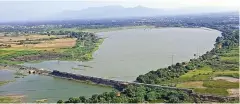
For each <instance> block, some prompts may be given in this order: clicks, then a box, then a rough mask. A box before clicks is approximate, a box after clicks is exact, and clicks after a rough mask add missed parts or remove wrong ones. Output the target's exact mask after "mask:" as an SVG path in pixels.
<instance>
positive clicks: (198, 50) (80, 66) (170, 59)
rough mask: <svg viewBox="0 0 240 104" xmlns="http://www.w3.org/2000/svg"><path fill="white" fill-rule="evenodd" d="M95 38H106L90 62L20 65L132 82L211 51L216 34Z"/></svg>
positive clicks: (162, 32)
mask: <svg viewBox="0 0 240 104" xmlns="http://www.w3.org/2000/svg"><path fill="white" fill-rule="evenodd" d="M98 35H99V36H100V37H105V38H106V39H105V40H104V42H103V43H102V45H101V46H100V47H99V50H97V51H96V52H95V53H94V59H93V60H91V61H88V62H77V61H57V60H52V61H44V62H40V63H25V64H24V65H26V66H33V67H38V68H44V69H47V70H59V71H65V72H71V73H78V74H83V75H89V76H98V77H104V78H110V79H117V80H127V81H133V80H135V79H136V77H137V76H138V75H140V74H145V73H147V72H149V71H151V70H157V69H158V68H162V67H166V66H168V65H171V64H175V63H176V62H183V61H189V59H191V58H194V54H197V55H198V56H199V55H202V54H203V53H205V52H206V51H209V50H211V49H212V48H213V44H214V43H215V39H216V37H217V36H220V32H219V31H217V30H211V29H203V28H160V29H129V30H120V31H112V32H102V33H98ZM74 69H75V70H74ZM76 69H77V70H76Z"/></svg>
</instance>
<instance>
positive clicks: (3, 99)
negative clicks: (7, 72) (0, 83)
mask: <svg viewBox="0 0 240 104" xmlns="http://www.w3.org/2000/svg"><path fill="white" fill-rule="evenodd" d="M23 99H24V96H23V95H7V96H0V103H21V102H23Z"/></svg>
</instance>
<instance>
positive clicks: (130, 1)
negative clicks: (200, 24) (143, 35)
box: [0, 0, 239, 22]
mask: <svg viewBox="0 0 240 104" xmlns="http://www.w3.org/2000/svg"><path fill="white" fill-rule="evenodd" d="M238 4H239V3H238V0H211V1H210V0H147V1H146V0H145V1H143V0H78V1H66V0H52V1H47V0H42V1H32V0H27V1H21V0H15V1H11V0H9V1H0V13H1V17H0V22H11V21H28V20H43V19H46V18H49V17H51V16H54V15H57V14H59V13H62V12H65V11H81V10H83V9H86V8H91V7H104V6H122V7H125V8H132V7H136V6H143V7H147V8H159V9H178V8H184V9H193V10H191V11H192V12H194V11H199V9H203V10H202V11H208V10H209V12H210V11H211V8H214V9H215V11H216V10H219V11H224V10H225V11H231V10H238V6H239V5H238ZM196 8H197V9H196ZM194 9H196V10H194Z"/></svg>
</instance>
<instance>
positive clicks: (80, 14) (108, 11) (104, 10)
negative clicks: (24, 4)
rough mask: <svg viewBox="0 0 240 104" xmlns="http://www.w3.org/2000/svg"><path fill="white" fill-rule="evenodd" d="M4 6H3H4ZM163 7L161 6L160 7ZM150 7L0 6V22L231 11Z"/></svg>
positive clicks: (214, 8) (211, 8) (206, 8)
mask: <svg viewBox="0 0 240 104" xmlns="http://www.w3.org/2000/svg"><path fill="white" fill-rule="evenodd" d="M2 8H3V7H2ZM159 8H161V7H159ZM159 8H148V7H143V6H136V7H131V8H126V7H123V6H118V5H113V6H103V7H89V8H86V9H81V10H75V11H73V10H65V11H61V10H59V11H58V13H57V12H56V11H55V12H51V10H49V12H48V13H45V12H43V11H41V12H40V11H39V12H35V11H34V10H29V11H27V10H25V9H23V10H19V11H18V10H15V9H14V10H11V9H8V11H7V12H6V11H5V10H4V9H1V7H0V14H1V16H0V22H9V21H45V20H50V21H52V20H72V19H107V18H131V17H150V16H163V15H164V16H167V15H181V14H201V13H216V12H226V11H230V10H227V9H224V8H216V7H205V8H203V7H193V8H191V7H189V8H177V9H159Z"/></svg>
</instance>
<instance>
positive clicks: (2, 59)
mask: <svg viewBox="0 0 240 104" xmlns="http://www.w3.org/2000/svg"><path fill="white" fill-rule="evenodd" d="M65 33H66V34H69V35H68V36H66V37H65V38H73V39H76V38H77V40H76V44H75V46H74V47H69V48H60V49H56V50H57V51H55V49H54V50H51V51H46V50H35V49H22V50H21V49H15V48H13V49H4V48H3V49H0V63H2V64H19V63H22V62H26V61H34V60H38V61H39V60H48V59H51V57H52V59H60V60H78V61H86V60H91V59H92V58H93V57H92V54H93V52H94V51H96V50H97V49H98V47H99V45H100V44H101V43H102V42H103V39H100V38H98V37H97V36H96V35H95V34H93V33H87V32H70V31H67V32H66V31H64V34H65ZM74 43H75V42H74ZM66 44H68V43H66ZM47 54H51V55H50V56H51V57H47V56H46V55H47ZM44 55H45V56H46V57H44ZM31 57H34V58H31Z"/></svg>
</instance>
